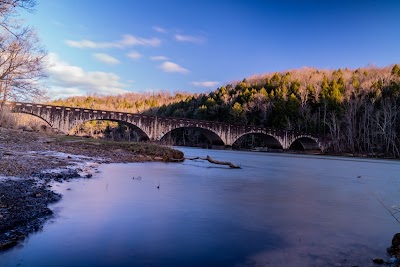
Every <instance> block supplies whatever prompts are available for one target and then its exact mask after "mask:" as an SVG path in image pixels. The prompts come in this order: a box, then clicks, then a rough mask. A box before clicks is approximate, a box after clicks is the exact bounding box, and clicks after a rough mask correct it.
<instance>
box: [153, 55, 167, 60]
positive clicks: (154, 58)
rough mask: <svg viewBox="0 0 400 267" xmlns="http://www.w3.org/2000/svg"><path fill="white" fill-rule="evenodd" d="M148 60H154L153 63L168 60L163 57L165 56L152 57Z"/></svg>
mask: <svg viewBox="0 0 400 267" xmlns="http://www.w3.org/2000/svg"><path fill="white" fill-rule="evenodd" d="M150 59H151V60H154V61H165V60H168V58H167V57H165V56H154V57H150Z"/></svg>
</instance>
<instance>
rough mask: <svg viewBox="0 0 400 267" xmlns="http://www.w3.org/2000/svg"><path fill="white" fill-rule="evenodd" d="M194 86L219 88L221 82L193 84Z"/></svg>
mask: <svg viewBox="0 0 400 267" xmlns="http://www.w3.org/2000/svg"><path fill="white" fill-rule="evenodd" d="M191 84H192V85H194V86H196V87H211V88H213V87H217V86H218V85H219V84H220V82H217V81H203V82H191Z"/></svg>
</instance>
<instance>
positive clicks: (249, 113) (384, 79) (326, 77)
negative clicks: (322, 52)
mask: <svg viewBox="0 0 400 267" xmlns="http://www.w3.org/2000/svg"><path fill="white" fill-rule="evenodd" d="M52 104H57V105H67V106H77V107H86V108H95V109H108V110H120V111H125V112H133V113H144V114H151V115H158V116H175V117H185V118H196V119H205V120H215V121H224V122H234V123H243V124H251V125H263V126H267V127H275V128H280V129H288V130H299V131H304V132H313V133H320V134H327V135H329V136H330V137H331V138H332V141H333V147H332V149H333V150H334V151H336V152H352V153H355V152H362V153H375V154H377V153H378V154H379V153H380V154H383V155H386V156H395V157H399V156H400V153H399V149H400V141H399V136H400V67H399V66H398V65H392V66H388V67H384V68H378V67H366V68H359V69H356V70H350V69H347V68H346V69H338V70H318V69H314V68H302V69H296V70H290V71H286V72H279V73H278V72H277V73H269V74H264V75H256V76H253V77H249V78H246V79H243V80H242V81H241V82H232V83H230V84H226V85H224V86H222V87H220V88H217V89H216V90H215V91H213V92H210V93H203V94H190V93H176V94H169V93H163V92H160V93H155V94H149V93H145V94H137V93H128V94H123V95H120V96H106V97H101V96H87V97H70V98H67V99H60V100H57V101H54V102H52Z"/></svg>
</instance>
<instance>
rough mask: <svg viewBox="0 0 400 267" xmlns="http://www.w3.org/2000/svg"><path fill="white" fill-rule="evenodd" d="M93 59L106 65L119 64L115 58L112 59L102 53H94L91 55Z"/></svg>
mask: <svg viewBox="0 0 400 267" xmlns="http://www.w3.org/2000/svg"><path fill="white" fill-rule="evenodd" d="M93 57H94V58H95V59H96V60H97V61H100V62H103V63H106V64H108V65H116V64H119V63H120V62H119V60H118V59H116V58H115V57H112V56H110V55H108V54H104V53H95V54H93Z"/></svg>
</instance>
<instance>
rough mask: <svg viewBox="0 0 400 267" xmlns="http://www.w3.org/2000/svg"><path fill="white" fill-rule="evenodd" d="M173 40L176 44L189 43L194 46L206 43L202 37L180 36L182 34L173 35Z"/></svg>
mask: <svg viewBox="0 0 400 267" xmlns="http://www.w3.org/2000/svg"><path fill="white" fill-rule="evenodd" d="M175 40H177V41H178V42H189V43H195V44H201V43H204V42H205V41H206V39H205V38H204V37H202V36H192V35H182V34H175Z"/></svg>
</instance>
